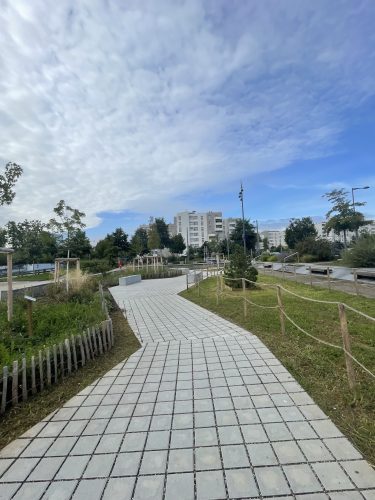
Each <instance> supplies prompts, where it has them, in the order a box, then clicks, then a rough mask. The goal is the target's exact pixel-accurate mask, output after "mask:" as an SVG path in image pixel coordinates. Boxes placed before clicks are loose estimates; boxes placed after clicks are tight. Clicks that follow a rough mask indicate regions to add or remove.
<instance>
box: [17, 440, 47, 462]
mask: <svg viewBox="0 0 375 500" xmlns="http://www.w3.org/2000/svg"><path fill="white" fill-rule="evenodd" d="M53 441H54V439H53V438H35V439H33V440H32V441H31V442H30V444H29V446H28V447H27V448H25V449H24V451H23V452H22V455H21V456H22V458H26V457H42V456H43V455H44V454H45V453H46V451H47V450H48V448H49V447H50V446H51V444H52V443H53Z"/></svg>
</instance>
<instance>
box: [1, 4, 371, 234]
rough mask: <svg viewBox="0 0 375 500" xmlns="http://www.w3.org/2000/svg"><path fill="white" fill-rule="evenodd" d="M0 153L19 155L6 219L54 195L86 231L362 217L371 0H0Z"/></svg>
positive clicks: (8, 157)
mask: <svg viewBox="0 0 375 500" xmlns="http://www.w3.org/2000/svg"><path fill="white" fill-rule="evenodd" d="M0 18H1V24H2V27H3V29H2V31H1V32H0V43H1V47H2V50H1V55H0V67H1V70H2V71H1V74H2V78H1V80H0V92H1V96H2V99H1V102H0V140H1V144H2V148H1V151H0V161H1V162H2V163H3V164H5V162H7V161H16V162H18V163H20V164H22V165H23V167H24V175H23V177H22V178H21V180H20V181H19V184H18V186H17V197H16V199H15V201H14V203H13V205H12V206H11V207H9V208H8V207H7V208H3V209H2V211H1V214H0V223H5V222H6V221H7V220H9V219H15V220H22V219H25V218H41V219H43V220H48V219H49V218H50V216H51V211H52V208H53V206H55V205H56V203H57V201H58V200H59V199H62V198H63V199H65V200H66V202H67V203H69V204H70V205H72V206H74V207H77V208H79V209H81V210H83V211H85V212H86V214H87V224H88V226H89V229H88V233H89V235H90V237H91V238H92V239H94V240H95V239H98V238H100V237H102V236H104V235H105V234H106V233H107V232H110V231H112V230H113V229H114V228H115V227H119V226H121V227H124V229H125V230H126V231H128V232H132V231H133V230H134V228H135V227H137V225H139V224H141V223H144V222H146V221H147V220H148V218H149V216H150V215H153V216H164V217H165V218H166V220H167V221H168V220H171V219H172V217H173V214H174V213H175V212H177V211H179V210H184V209H189V210H194V209H195V210H210V209H212V210H222V211H223V213H224V215H225V216H238V215H239V213H240V207H239V203H238V190H239V184H240V181H241V180H242V181H243V184H244V188H245V210H246V215H247V216H248V217H250V218H251V219H252V220H254V219H258V220H259V221H269V220H272V221H274V222H273V223H271V224H274V225H275V227H276V226H277V225H278V223H280V220H281V221H284V220H285V219H289V218H290V217H301V216H306V215H312V216H324V214H325V213H326V211H327V209H328V205H327V203H326V200H324V199H323V198H322V194H323V193H324V192H326V191H328V190H330V189H333V188H335V187H344V188H346V189H350V188H351V187H352V186H361V185H370V186H371V189H370V190H367V191H363V192H360V191H358V192H357V197H358V200H359V199H363V200H366V201H367V202H368V204H367V206H366V208H365V212H366V213H367V214H368V215H369V216H374V217H375V168H374V157H375V154H374V153H375V145H374V144H375V34H374V29H373V26H374V25H375V3H374V2H373V1H372V0H358V1H355V2H354V1H353V0H334V1H332V2H327V1H326V0H316V1H314V2H309V1H307V0H302V1H301V0H285V1H283V2H280V1H279V0H264V1H262V2H259V1H257V0H249V1H246V2H245V1H242V0H232V1H231V2H228V1H227V0H221V1H219V0H205V1H203V0H179V1H175V0H173V1H172V0H158V2H153V1H151V0H141V1H139V0H137V1H136V0H129V1H127V2H118V1H115V0H79V1H75V0H63V1H61V2H54V1H52V0H33V2H29V1H28V0H12V1H11V2H10V1H7V0H5V1H4V0H3V1H1V9H0Z"/></svg>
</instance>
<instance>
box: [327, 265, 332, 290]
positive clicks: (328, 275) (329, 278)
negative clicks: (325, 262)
mask: <svg viewBox="0 0 375 500" xmlns="http://www.w3.org/2000/svg"><path fill="white" fill-rule="evenodd" d="M327 280H328V290H329V291H331V276H330V272H329V267H327Z"/></svg>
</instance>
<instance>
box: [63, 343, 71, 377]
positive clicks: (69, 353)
mask: <svg viewBox="0 0 375 500" xmlns="http://www.w3.org/2000/svg"><path fill="white" fill-rule="evenodd" d="M65 350H66V359H67V365H68V373H72V354H71V352H70V343H69V339H65Z"/></svg>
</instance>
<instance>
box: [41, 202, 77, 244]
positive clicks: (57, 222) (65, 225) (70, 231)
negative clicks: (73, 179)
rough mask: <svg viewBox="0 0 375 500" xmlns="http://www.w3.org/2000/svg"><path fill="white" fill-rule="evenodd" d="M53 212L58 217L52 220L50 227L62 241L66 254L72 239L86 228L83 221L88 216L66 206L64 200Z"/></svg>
mask: <svg viewBox="0 0 375 500" xmlns="http://www.w3.org/2000/svg"><path fill="white" fill-rule="evenodd" d="M53 211H54V212H55V214H56V215H57V219H55V218H54V219H50V221H49V223H48V227H49V229H51V230H52V231H54V232H55V233H57V235H58V237H59V240H60V245H61V252H62V253H64V254H65V253H66V252H67V251H68V250H69V245H70V240H71V238H72V237H73V236H74V235H75V233H76V232H77V231H79V230H82V229H83V228H84V227H86V224H85V223H84V222H83V220H82V219H83V218H84V217H85V216H86V215H85V213H84V212H80V211H79V210H78V209H77V208H72V207H70V206H69V205H66V203H65V201H64V200H60V201H59V203H58V204H57V205H56V207H55V208H54V209H53Z"/></svg>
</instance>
